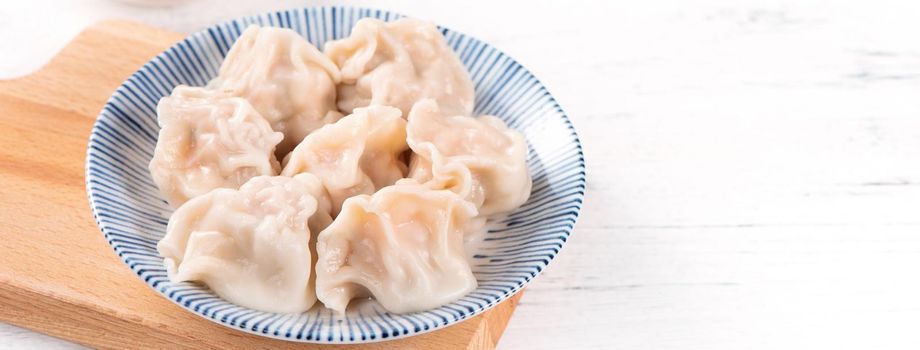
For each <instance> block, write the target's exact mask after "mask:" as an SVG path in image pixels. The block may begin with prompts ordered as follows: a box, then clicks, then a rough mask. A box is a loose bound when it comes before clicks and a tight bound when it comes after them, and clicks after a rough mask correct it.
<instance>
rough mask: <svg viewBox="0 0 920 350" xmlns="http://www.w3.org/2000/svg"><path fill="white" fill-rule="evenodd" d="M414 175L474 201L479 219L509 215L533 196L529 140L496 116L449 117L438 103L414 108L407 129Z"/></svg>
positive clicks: (430, 101)
mask: <svg viewBox="0 0 920 350" xmlns="http://www.w3.org/2000/svg"><path fill="white" fill-rule="evenodd" d="M406 133H407V135H408V136H407V142H408V143H409V147H410V148H411V149H412V152H413V154H412V157H411V160H410V163H409V177H411V178H414V179H416V180H418V181H419V182H421V183H424V184H426V185H428V186H429V187H431V188H434V189H448V190H451V191H453V192H455V193H457V194H459V195H460V196H461V197H463V198H465V199H467V200H469V201H470V202H472V203H473V204H475V205H476V206H477V208H478V209H479V215H481V216H488V215H493V214H499V213H505V212H508V211H512V210H514V209H517V208H518V207H520V206H521V205H522V204H524V202H526V201H527V198H528V197H530V189H531V186H532V182H531V178H530V172H529V171H528V169H527V162H526V161H527V143H526V141H525V140H524V136H523V135H521V134H520V133H518V132H517V131H515V130H512V129H509V128H508V127H507V126H506V125H505V123H504V122H502V121H501V120H500V119H498V118H496V117H493V116H487V115H486V116H480V117H475V118H474V117H466V116H461V115H457V116H450V115H447V114H445V113H444V112H443V111H441V110H440V109H439V108H438V104H437V103H436V102H435V101H433V100H422V101H420V102H418V103H416V104H415V106H413V107H412V111H411V112H410V113H409V123H408V125H407V126H406Z"/></svg>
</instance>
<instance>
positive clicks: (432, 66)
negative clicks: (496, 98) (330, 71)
mask: <svg viewBox="0 0 920 350" xmlns="http://www.w3.org/2000/svg"><path fill="white" fill-rule="evenodd" d="M324 52H325V53H326V55H328V56H329V57H330V58H332V60H333V61H334V62H335V64H337V65H338V66H339V69H340V70H341V72H342V83H341V84H339V86H338V106H339V109H340V110H341V111H342V112H345V113H350V112H351V111H352V110H353V109H355V108H358V107H364V106H368V105H384V106H393V107H396V108H399V109H400V110H402V112H403V115H408V113H409V110H410V109H411V108H412V105H413V104H414V103H415V102H416V101H418V100H421V99H423V98H431V99H434V100H436V101H437V102H438V103H439V104H440V105H441V108H443V109H444V111H446V112H447V113H448V114H450V115H471V114H472V112H473V99H474V93H473V82H472V81H471V80H470V76H469V74H468V73H467V71H466V68H465V67H464V66H463V64H462V63H461V62H460V59H459V58H458V57H457V55H456V54H455V53H454V52H453V50H451V48H450V47H448V46H447V42H446V41H445V40H444V36H443V35H441V32H440V31H438V28H437V27H435V25H434V24H432V23H429V22H425V21H420V20H416V19H410V18H403V19H399V20H396V21H394V22H389V23H384V22H382V21H380V20H378V19H373V18H364V19H361V20H359V21H358V23H356V24H355V26H354V29H352V32H351V35H350V36H349V37H347V38H345V39H341V40H336V41H331V42H328V43H326V45H325V48H324Z"/></svg>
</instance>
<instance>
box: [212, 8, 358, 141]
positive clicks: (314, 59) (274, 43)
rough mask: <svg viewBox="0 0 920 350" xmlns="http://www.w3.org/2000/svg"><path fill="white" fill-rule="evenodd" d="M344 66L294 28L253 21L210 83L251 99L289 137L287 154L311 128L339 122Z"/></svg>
mask: <svg viewBox="0 0 920 350" xmlns="http://www.w3.org/2000/svg"><path fill="white" fill-rule="evenodd" d="M339 79H340V75H339V69H338V67H336V66H335V64H334V63H333V62H332V61H331V60H329V58H328V57H326V56H325V55H323V54H322V53H321V52H320V51H319V50H317V49H316V47H314V46H313V45H311V44H310V43H309V42H307V41H306V40H305V39H304V38H303V37H301V36H300V35H298V34H297V32H294V31H293V30H290V29H284V28H272V27H258V26H255V25H252V26H249V28H246V30H245V31H244V32H243V34H242V35H241V36H240V37H239V39H237V40H236V42H235V43H233V47H231V48H230V52H228V53H227V58H225V59H224V63H223V64H222V65H221V66H220V74H219V75H218V77H217V78H216V79H215V80H214V81H212V82H211V84H209V87H212V88H216V89H219V90H222V91H226V92H228V93H229V94H231V95H234V96H239V97H243V98H246V99H247V100H249V102H250V103H252V105H253V107H255V109H256V110H258V111H259V113H261V114H262V116H264V117H265V119H268V121H269V122H270V123H271V125H272V128H274V130H275V131H280V132H282V133H284V140H283V141H281V144H280V145H278V150H277V151H276V153H275V154H277V155H278V158H283V157H284V155H285V154H287V152H290V150H291V149H293V148H294V146H296V145H297V144H298V143H300V140H303V138H304V137H305V136H307V134H309V133H310V132H311V131H313V130H316V129H319V128H320V127H321V126H323V125H325V124H328V123H332V122H335V121H336V120H338V119H339V118H340V117H341V116H342V114H341V113H339V112H338V111H337V110H336V108H335V84H336V83H338V82H339Z"/></svg>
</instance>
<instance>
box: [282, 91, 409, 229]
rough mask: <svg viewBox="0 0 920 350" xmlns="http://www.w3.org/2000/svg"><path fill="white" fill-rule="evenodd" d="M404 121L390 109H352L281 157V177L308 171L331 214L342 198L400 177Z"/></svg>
mask: <svg viewBox="0 0 920 350" xmlns="http://www.w3.org/2000/svg"><path fill="white" fill-rule="evenodd" d="M408 149H409V147H408V146H407V145H406V120H405V119H403V118H402V116H401V114H400V112H399V110H398V109H396V108H392V107H384V106H371V107H367V108H358V109H355V110H354V113H352V114H351V115H348V116H346V117H344V118H342V119H341V120H339V121H338V122H336V123H335V124H330V125H326V126H324V127H322V128H321V129H319V130H317V131H315V132H314V133H312V134H310V135H309V136H307V137H306V138H305V139H304V140H303V142H301V143H300V144H299V145H297V148H295V149H294V151H293V152H291V154H289V155H288V156H287V157H286V158H285V159H284V169H283V170H282V171H281V174H282V175H285V176H293V175H295V174H300V173H307V172H308V173H312V174H314V175H316V176H317V177H319V178H320V180H322V182H323V185H325V186H326V190H327V191H329V195H330V196H331V198H332V213H333V216H335V215H336V214H338V213H339V210H340V208H341V207H342V202H344V201H345V199H347V198H348V197H351V196H355V195H359V194H371V193H374V191H376V190H378V189H380V188H383V187H385V186H389V185H392V184H393V183H395V182H396V181H397V180H399V179H401V178H403V177H405V175H406V164H405V163H404V162H403V161H402V160H401V159H400V156H401V155H402V153H403V152H405V151H406V150H408Z"/></svg>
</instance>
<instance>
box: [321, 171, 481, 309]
mask: <svg viewBox="0 0 920 350" xmlns="http://www.w3.org/2000/svg"><path fill="white" fill-rule="evenodd" d="M474 216H476V208H475V207H474V206H473V205H472V204H471V203H469V202H467V201H465V200H463V199H461V198H460V197H459V196H457V195H456V194H454V193H453V192H450V191H435V190H431V189H428V188H426V187H424V186H421V185H419V184H417V183H415V182H414V181H411V180H408V181H400V183H398V184H396V185H394V186H389V187H386V188H383V189H381V190H380V191H378V192H377V193H374V194H373V195H371V196H369V195H360V196H356V197H352V198H349V199H348V200H347V201H345V205H344V207H343V208H342V212H341V213H340V214H339V216H338V217H336V219H335V221H334V222H333V223H332V225H329V227H327V228H326V229H325V230H323V232H320V234H319V238H318V239H317V242H316V251H317V254H318V255H319V260H318V261H317V263H316V296H317V298H318V299H319V300H320V301H321V302H322V303H323V304H325V305H326V307H328V308H330V309H333V310H336V311H338V312H344V311H345V308H346V307H347V306H348V303H349V301H350V300H352V299H354V298H362V297H368V296H373V297H374V298H376V299H377V301H378V302H379V303H380V304H381V305H382V306H383V307H384V308H385V309H387V310H389V311H390V312H395V313H404V312H415V311H421V310H427V309H431V308H435V307H438V306H441V305H444V304H447V303H449V302H451V301H454V300H456V299H458V298H460V297H462V296H464V295H466V294H467V293H469V292H470V291H472V290H474V289H476V285H477V284H476V278H475V276H473V272H472V270H471V269H470V265H469V263H468V262H467V260H466V258H465V254H464V250H463V249H464V248H463V240H464V237H463V236H464V230H465V225H466V223H467V222H468V221H469V220H470V219H471V218H473V217H474Z"/></svg>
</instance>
